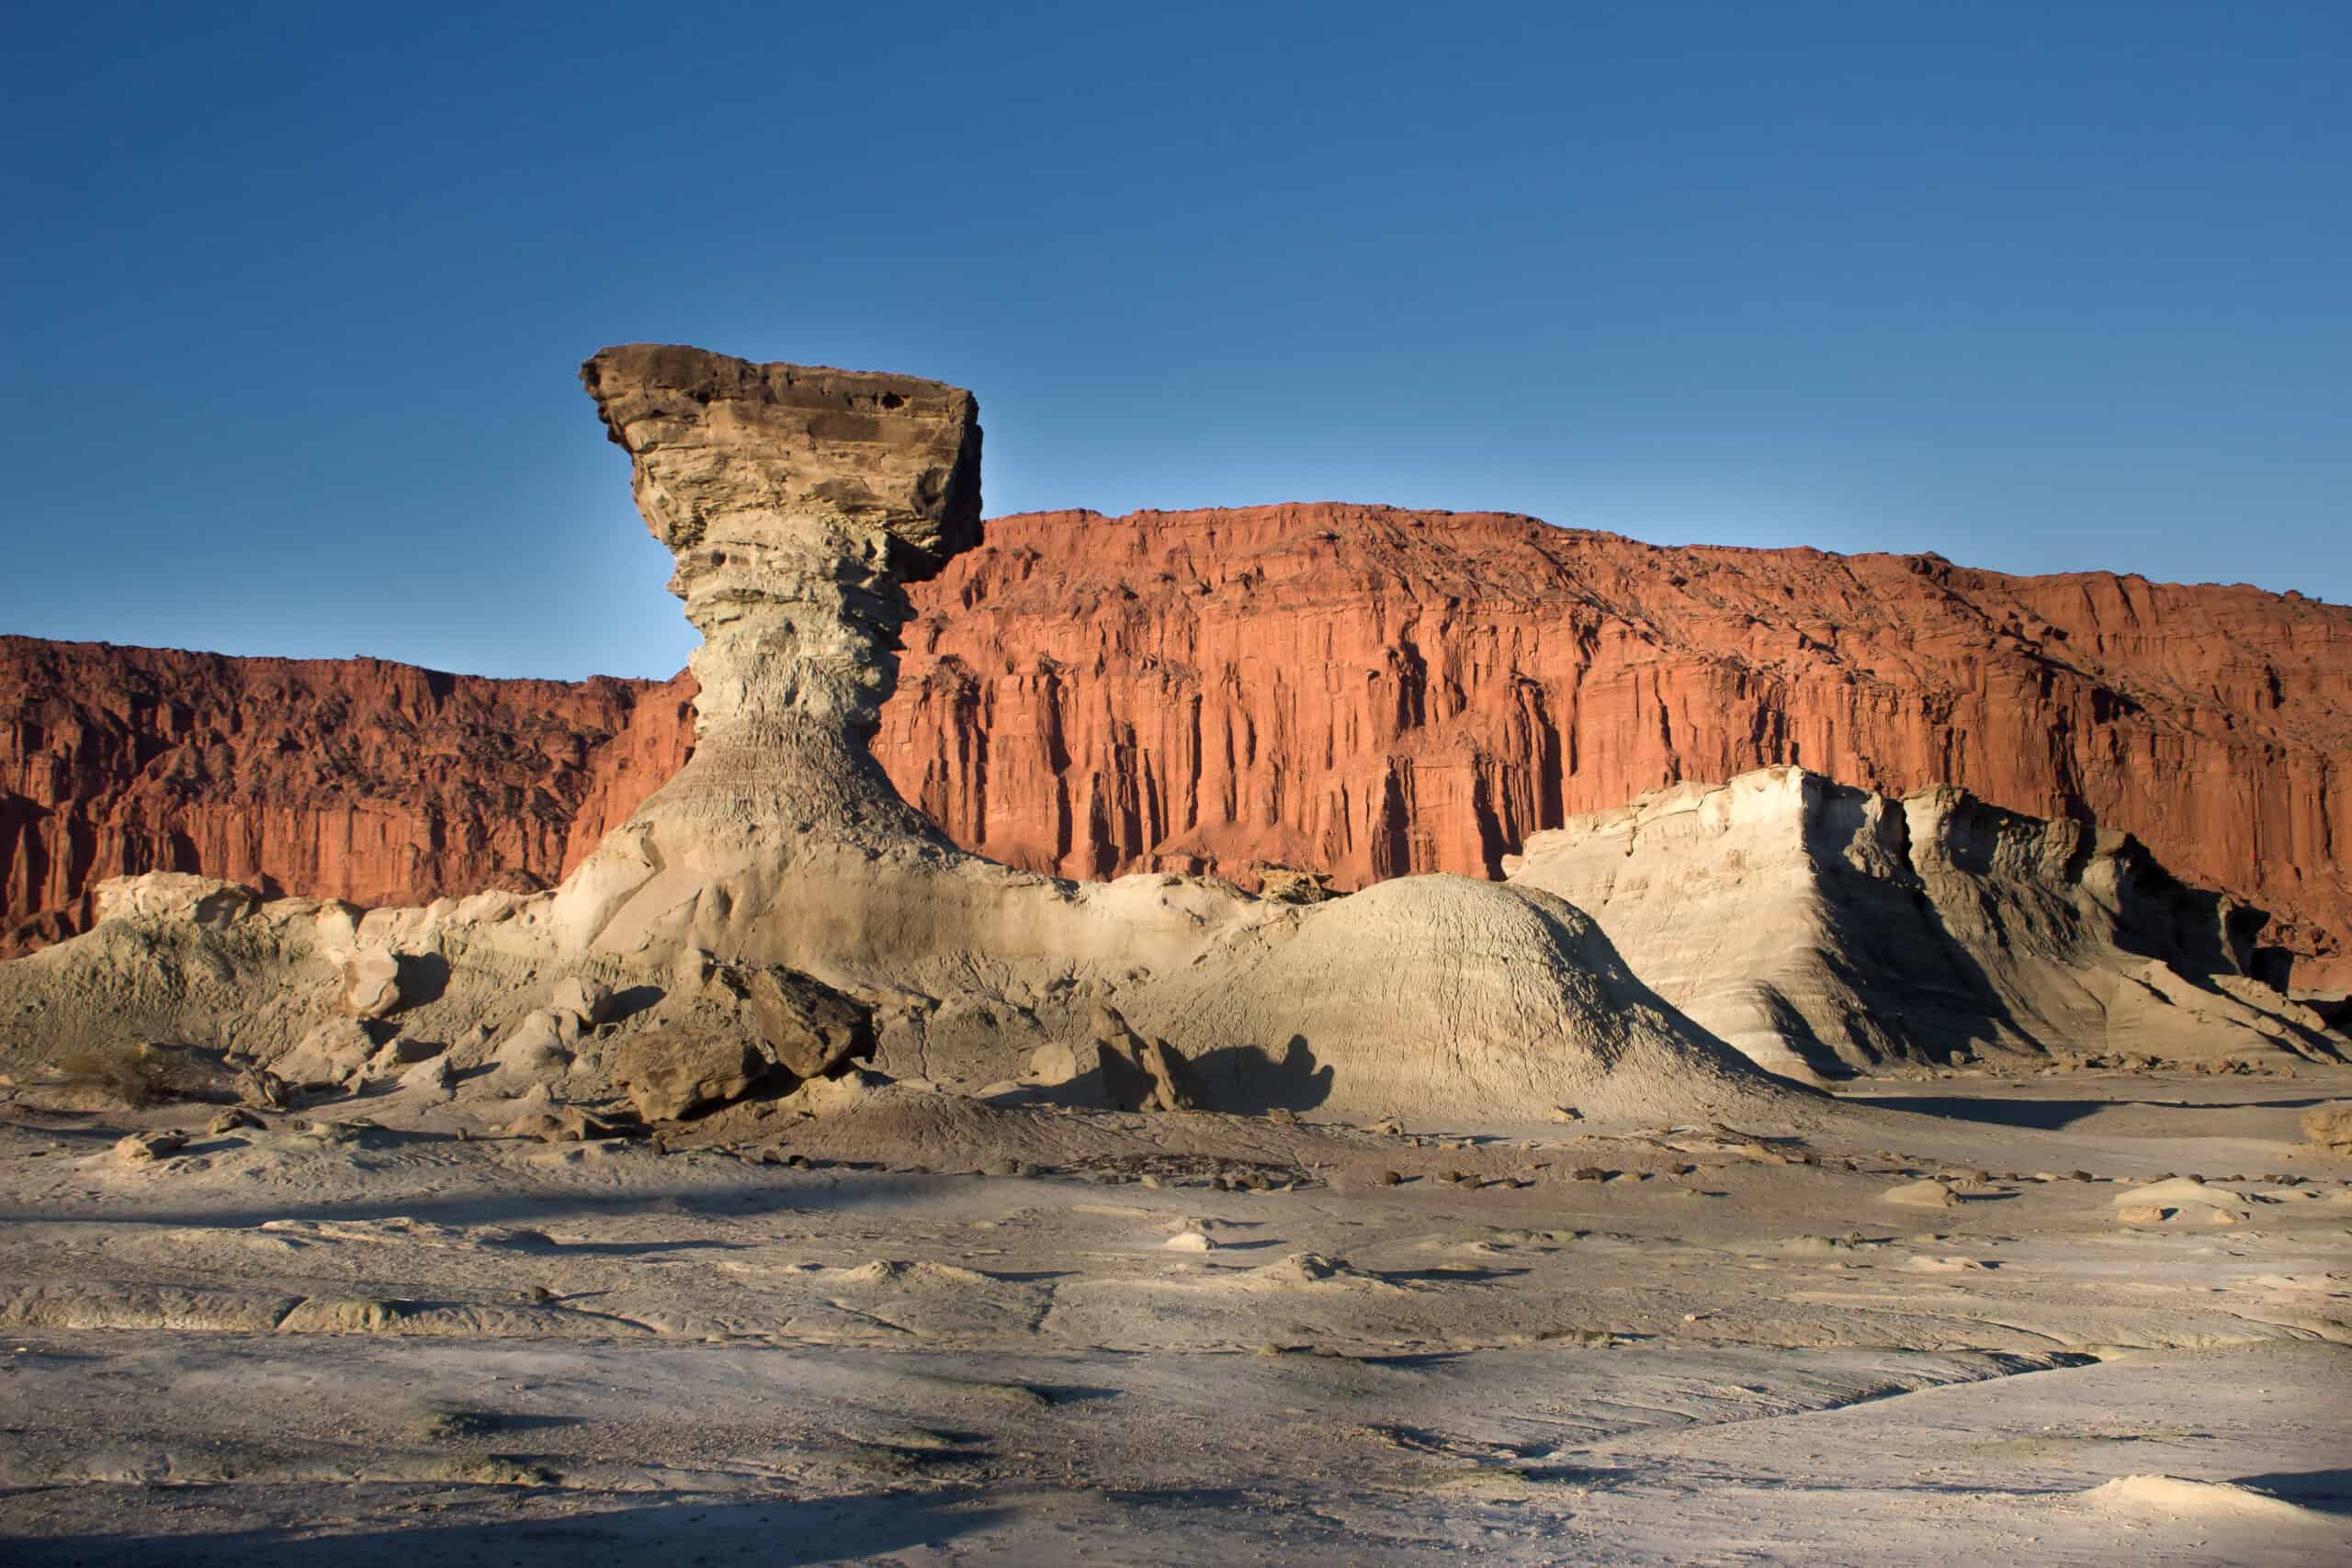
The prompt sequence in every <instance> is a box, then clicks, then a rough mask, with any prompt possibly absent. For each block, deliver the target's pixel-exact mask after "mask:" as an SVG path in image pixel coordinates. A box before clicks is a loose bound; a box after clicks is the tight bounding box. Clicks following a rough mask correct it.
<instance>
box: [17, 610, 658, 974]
mask: <svg viewBox="0 0 2352 1568" xmlns="http://www.w3.org/2000/svg"><path fill="white" fill-rule="evenodd" d="M691 697H692V687H691V686H690V685H689V684H687V683H686V682H683V681H677V682H670V683H669V684H667V685H660V686H657V685H652V684H650V683H649V682H628V681H608V680H595V681H586V682H579V683H578V684H569V683H566V682H557V681H493V680H488V679H484V678H482V677H479V676H470V675H445V674H441V673H439V672H437V671H428V670H418V669H415V668H413V667H411V666H409V665H405V664H389V663H386V662H384V661H383V660H374V659H355V660H288V659H232V658H227V657H224V656H221V655H219V654H207V653H177V652H171V651H167V650H163V649H141V648H113V647H108V646H107V645H105V644H100V643H60V642H42V641H38V640H36V639H33V638H30V637H0V893H5V900H6V901H5V904H4V905H0V957H5V956H7V955H8V954H10V953H13V952H21V951H26V950H28V949H30V948H32V947H35V946H38V945H40V943H42V942H49V941H53V940H55V939H56V938H58V937H60V936H62V935H67V934H71V933H72V932H73V931H77V930H79V929H81V928H82V926H83V925H85V923H86V922H87V919H88V917H89V907H88V900H89V896H90V892H91V889H92V888H93V887H94V886H96V883H97V882H99V881H100V880H102V879H104V878H106V877H108V876H117V875H121V874H125V873H129V872H139V871H153V870H173V871H201V872H204V873H205V874H209V875H213V876H223V877H228V878H231V879H232V880H235V881H238V882H243V883H247V884H250V885H253V886H261V887H266V888H272V889H277V890H282V891H284V892H288V893H306V894H312V895H318V896H323V897H338V898H348V899H350V900H352V901H353V902H355V903H358V904H382V903H401V902H413V901H417V900H422V899H426V898H432V897H438V896H439V895H441V894H444V893H464V892H469V891H472V890H476V889H480V888H483V887H490V886H519V887H531V886H541V885H544V884H546V883H549V882H552V881H553V880H555V879H556V878H557V877H559V876H560V875H561V874H562V873H563V872H564V870H565V869H566V868H567V867H569V866H570V865H571V863H573V862H574V861H576V860H578V859H580V858H581V857H582V855H584V854H585V853H586V852H587V851H588V850H589V849H590V848H593V847H594V844H595V842H596V840H598V839H599V838H601V837H602V836H603V835H604V832H605V829H607V828H609V827H611V826H613V825H614V824H616V823H617V822H619V821H620V820H621V819H622V818H625V817H627V816H628V813H629V812H630V811H631V810H632V809H634V808H635V807H636V805H637V803H638V802H639V800H641V799H643V798H644V797H645V796H646V795H648V794H650V793H651V791H652V790H653V788H654V786H655V785H657V784H660V783H661V782H662V780H663V779H664V778H667V777H668V776H669V775H670V774H671V773H673V772H675V771H676V769H677V767H678V765H679V764H680V762H682V761H684V757H685V750H686V746H687V744H688V742H689V739H690V727H689V726H688V724H687V723H686V722H685V719H686V716H687V715H688V713H689V711H690V709H689V704H690V702H691Z"/></svg>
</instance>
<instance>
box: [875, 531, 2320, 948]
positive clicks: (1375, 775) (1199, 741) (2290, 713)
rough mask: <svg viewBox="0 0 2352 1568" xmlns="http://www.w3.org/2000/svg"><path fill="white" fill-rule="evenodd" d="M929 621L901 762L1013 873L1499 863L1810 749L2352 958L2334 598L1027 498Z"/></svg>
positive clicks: (910, 661) (1339, 870)
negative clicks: (1987, 805)
mask: <svg viewBox="0 0 2352 1568" xmlns="http://www.w3.org/2000/svg"><path fill="white" fill-rule="evenodd" d="M918 607H919V609H921V611H922V615H921V616H920V617H919V619H918V620H917V621H916V622H915V624H914V625H912V626H910V627H909V629H908V632H907V645H908V648H907V655H906V658H905V660H904V662H903V666H902V670H901V673H900V682H899V696H898V699H897V701H896V702H895V703H894V704H893V705H892V706H891V707H890V709H889V710H888V713H887V714H886V716H885V719H884V725H883V731H882V735H881V737H880V739H879V740H878V741H877V743H876V752H877V754H878V755H879V756H880V757H881V759H882V761H883V763H884V765H885V766H886V767H888V769H889V771H890V773H891V776H892V777H893V778H894V779H896V780H897V781H898V783H899V787H900V788H901V789H902V790H904V791H905V792H906V793H907V794H908V795H909V796H910V798H913V799H915V800H916V801H918V802H919V803H920V804H921V805H922V807H924V809H925V810H926V811H928V812H930V813H931V814H932V815H933V817H934V818H936V819H938V820H939V821H940V822H941V824H942V825H943V826H944V828H945V829H946V830H947V831H948V833H949V834H950V835H951V836H952V837H954V838H955V839H956V841H957V842H959V843H963V844H966V845H968V846H970V847H972V848H974V849H978V850H980V851H982V852H986V853H988V854H990V855H993V856H996V857H997V858H999V859H1002V860H1007V861H1011V862H1013V863H1018V864H1022V865H1027V866H1038V867H1046V868H1050V869H1053V870H1056V871H1059V872H1061V873H1063V874H1067V875H1071V876H1081V877H1085V876H1103V875H1109V874H1114V873H1115V872H1119V871H1123V870H1128V869H1133V868H1136V867H1165V868H1170V869H1180V870H1209V869H1215V870H1220V871H1223V872H1225V873H1227V874H1242V875H1244V876H1246V875H1247V874H1248V873H1249V871H1250V868H1251V867H1252V866H1253V865H1255V864H1258V863H1264V862H1279V863H1287V864H1291V865H1295V866H1308V867H1317V868H1322V869H1326V870H1329V872H1331V873H1332V874H1333V875H1334V878H1335V881H1336V884H1337V885H1338V886H1342V887H1354V886H1363V885H1364V884H1366V883H1368V882H1372V881H1375V880H1378V879H1380V878H1383V877H1387V876H1395V875H1399V874H1404V873H1408V872H1422V871H1455V872H1464V873H1469V874H1480V875H1487V876H1493V875H1497V874H1498V873H1499V866H1500V860H1501V857H1502V855H1503V854H1505V853H1507V852H1510V851H1512V850H1514V849H1516V848H1517V847H1518V846H1519V844H1520V843H1521V841H1522V840H1524V838H1525V837H1526V835H1528V834H1529V833H1531V832H1534V831H1537V830H1540V829H1545V828H1553V827H1557V826H1559V825H1560V824H1561V822H1563V821H1564V820H1565V819H1566V817H1567V816H1568V815H1570V814H1573V813H1577V812H1584V811H1591V810H1597V809H1600V808H1604V807H1612V806H1618V805H1622V804H1623V803H1625V802H1627V801H1629V800H1631V799H1633V798H1634V796H1636V795H1640V794H1642V793H1643V792H1644V791H1645V790H1650V789H1655V788H1657V787H1659V786H1661V785H1664V784H1673V783H1677V782H1680V781H1684V780H1702V781H1706V782H1710V783H1720V782H1722V781H1724V780H1727V779H1729V778H1732V777H1734V776H1735V775H1736V774H1739V773H1745V772H1747V771H1748V770H1750V769H1753V768H1758V767H1762V766H1767V765H1770V764H1776V763H1795V764H1799V765H1802V766H1804V767H1806V768H1809V769H1811V770H1813V771H1815V772H1816V773H1823V774H1826V775H1827V776H1829V777H1831V778H1833V779H1836V780H1838V781H1839V782H1841V783H1845V784H1855V785H1860V786H1862V787H1865V788H1868V789H1871V790H1875V791H1878V792H1880V793H1883V794H1889V795H1903V794H1907V793H1909V792H1911V791H1913V790H1916V789H1919V788H1923V787H1925V786H1927V785H1928V784H1958V785H1960V786H1961V787H1962V788H1965V789H1967V790H1968V791H1970V792H1971V793H1973V795H1977V796H1978V797H1980V798H1982V799H1985V800H1986V801H1989V802H1992V803H1993V804H1995V805H1997V806H2002V807H2008V808H2010V809H2012V810H2017V811H2023V812H2027V813H2030V814H2032V815H2035V816H2041V817H2061V818H2088V819H2094V820H2097V821H2098V822H2099V823H2101V824H2103V825H2106V826H2109V827H2114V828H2119V829H2123V830H2125V831H2127V832H2130V833H2132V834H2134V835H2136V836H2137V837H2139V838H2140V839H2141V840H2142V841H2143V842H2144V843H2145V844H2147V845H2148V847H2149V848H2150V850H2151V851H2153V852H2154V854H2155V855H2156V857H2157V858H2158V859H2159V860H2160V861H2161V862H2162V863H2164V864H2165V865H2166V866H2167V867H2168V868H2170V869H2172V870H2173V871H2174V872H2176V873H2177V874H2180V875H2183V876H2186V877H2188V878H2191V879H2193V880H2197V881H2200V882H2204V883H2208V884H2211V885H2212V886H2218V887H2222V888H2226V889H2228V890H2230V891H2232V892H2233V893H2235V894H2237V895H2239V896H2240V897H2245V898H2247V899H2249V900H2250V901H2252V902H2254V903H2256V904H2258V905H2260V906H2262V907H2263V908H2268V909H2270V910H2273V911H2277V912H2278V914H2279V915H2280V917H2281V918H2280V919H2279V921H2278V924H2277V925H2276V926H2275V927H2274V929H2273V930H2272V931H2271V932H2269V933H2267V940H2272V941H2278V942H2283V943H2284V944H2285V945H2286V946H2288V947H2290V949H2294V950H2297V951H2299V952H2301V953H2304V954H2306V955H2310V956H2312V957H2313V958H2316V959H2317V960H2318V962H2316V963H2313V962H2306V963H2305V964H2303V965H2302V966H2301V968H2299V970H2298V975H2297V977H2298V979H2299V981H2301V982H2303V983H2313V982H2319V983H2325V980H2326V977H2327V976H2329V975H2330V973H2331V972H2332V973H2333V975H2334V976H2335V978H2336V983H2341V980H2342V977H2343V976H2345V975H2346V972H2347V969H2352V964H2347V963H2346V959H2345V955H2344V950H2343V945H2342V944H2343V941H2344V937H2345V934H2346V931H2347V929H2352V876H2347V871H2346V859H2345V857H2346V852H2347V850H2352V772H2348V771H2347V770H2352V610H2347V609H2346V608H2344V607H2342V606H2337V605H2327V604H2317V603H2314V602H2312V601H2309V600H2305V599H2302V598H2301V597H2299V596H2296V595H2292V594H2290V595H2286V596H2283V597H2282V596H2279V595H2275V594H2270V593H2266V592H2260V591H2258V590H2256V589H2251V588H2243V587H2178V586H2172V585H2166V584H2158V583H2151V582H2147V581H2143V580H2141V579H2138V578H2132V577H2118V576H2114V575H2111V574H2108V573H2080V574H2072V575H2066V576H2056V577H2040V578H2017V577H2008V576H2005V575H2002V574H2000V573H1997V572H1987V571H1975V570H1967V569H1964V568H1961V567H1957V566H1953V565H1951V563H1949V562H1947V561H1944V560H1942V559H1940V558H1935V557H1917V556H1909V557H1906V556H1851V557H1840V556H1833V555H1826V554H1824V553H1822V552H1820V551H1817V550H1810V549H1790V550H1737V549H1722V548H1705V547H1691V548H1668V547H1655V546H1649V545H1643V544H1638V543H1635V542H1634V541H1633V540H1629V539H1624V538H1621V537H1618V536H1613V535H1609V534H1599V533H1589V532H1579V531H1572V530H1566V529H1558V528H1552V527H1547V526H1545V525H1543V524H1540V523H1537V522H1535V521H1533V520H1532V519H1529V518H1525V517H1517V516H1509V515H1498V514H1491V513H1484V514H1482V513H1452V514H1449V513H1413V512H1400V511H1394V510H1388V509H1384V508H1375V507H1360V506H1343V505H1319V506H1305V505H1300V506H1275V507H1257V508H1250V509H1246V510H1238V511H1227V512H1194V513H1137V514H1136V515H1133V516H1129V517H1123V518H1106V517H1101V516H1097V515H1094V514H1092V513H1038V514H1032V515H1024V516H1016V517H1005V518H999V519H997V520H995V521H994V522H992V523H990V524H989V528H988V534H987V539H986V542H985V544H984V545H983V546H982V547H981V548H979V549H978V550H974V551H972V552H970V553H969V554H967V555H966V556H964V557H962V558H959V559H958V560H956V562H955V563H954V564H953V565H952V566H951V568H950V569H949V570H948V571H947V572H946V573H945V574H944V575H943V576H942V577H941V578H940V579H939V580H938V581H935V582H932V583H929V584H926V585H924V587H923V589H922V592H921V594H920V595H919V597H918Z"/></svg>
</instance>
